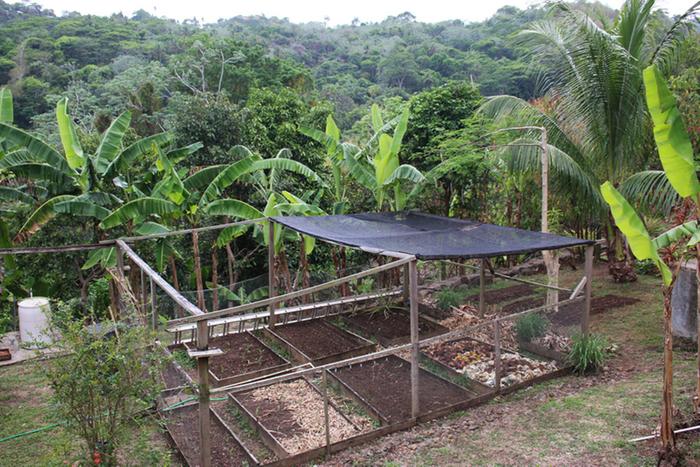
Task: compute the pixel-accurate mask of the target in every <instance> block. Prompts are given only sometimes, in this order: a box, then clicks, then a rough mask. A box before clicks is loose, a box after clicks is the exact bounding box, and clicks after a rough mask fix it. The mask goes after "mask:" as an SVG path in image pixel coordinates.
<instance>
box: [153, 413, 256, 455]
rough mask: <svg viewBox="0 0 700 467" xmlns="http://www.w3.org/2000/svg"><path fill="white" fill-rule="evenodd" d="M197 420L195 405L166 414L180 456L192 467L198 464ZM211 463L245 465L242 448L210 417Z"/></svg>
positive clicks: (168, 426)
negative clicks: (179, 450)
mask: <svg viewBox="0 0 700 467" xmlns="http://www.w3.org/2000/svg"><path fill="white" fill-rule="evenodd" d="M198 423H199V417H198V406H197V405H196V404H194V405H190V406H187V407H184V408H182V409H175V410H171V411H169V412H167V418H166V426H167V428H168V430H169V431H170V433H171V435H172V437H173V439H174V440H175V442H176V443H177V445H178V446H179V447H180V449H181V454H182V456H183V457H184V458H185V459H186V460H187V463H188V464H189V465H191V466H198V465H200V464H199V429H198ZM210 426H211V429H210V433H211V463H212V465H216V466H222V467H225V466H232V467H233V466H241V465H246V464H247V463H248V458H247V457H246V456H245V454H244V452H243V449H242V448H241V447H240V445H239V444H238V442H237V441H236V440H235V439H234V438H233V437H232V436H231V434H230V433H229V432H228V431H226V428H224V426H223V425H222V424H221V423H220V422H219V421H218V420H217V419H216V418H215V417H214V415H212V416H211V425H210Z"/></svg>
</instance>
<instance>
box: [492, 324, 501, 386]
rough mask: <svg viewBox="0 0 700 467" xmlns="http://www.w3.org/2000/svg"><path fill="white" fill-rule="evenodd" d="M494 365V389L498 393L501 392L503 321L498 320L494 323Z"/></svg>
mask: <svg viewBox="0 0 700 467" xmlns="http://www.w3.org/2000/svg"><path fill="white" fill-rule="evenodd" d="M493 363H494V374H495V376H494V388H495V389H496V391H500V390H501V376H502V374H501V373H502V371H503V369H502V365H501V321H500V320H498V319H496V320H494V321H493Z"/></svg>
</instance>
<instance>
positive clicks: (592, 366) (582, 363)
mask: <svg viewBox="0 0 700 467" xmlns="http://www.w3.org/2000/svg"><path fill="white" fill-rule="evenodd" d="M607 346H608V344H607V342H606V341H605V339H604V338H603V337H602V336H599V335H596V334H588V335H584V334H576V335H574V336H573V338H572V343H571V351H570V352H569V356H568V361H569V363H570V364H571V365H572V366H573V367H574V372H576V373H578V374H580V375H584V374H590V373H595V372H597V371H598V370H600V369H601V368H603V365H604V364H605V358H606V354H605V349H606V347H607Z"/></svg>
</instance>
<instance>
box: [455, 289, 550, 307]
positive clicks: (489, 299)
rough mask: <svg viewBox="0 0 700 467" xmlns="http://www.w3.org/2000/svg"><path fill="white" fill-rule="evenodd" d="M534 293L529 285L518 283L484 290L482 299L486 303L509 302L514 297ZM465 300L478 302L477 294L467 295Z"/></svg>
mask: <svg viewBox="0 0 700 467" xmlns="http://www.w3.org/2000/svg"><path fill="white" fill-rule="evenodd" d="M535 293H536V291H535V289H534V288H533V287H532V286H531V285H528V284H518V285H513V286H511V287H504V288H502V289H493V290H487V291H486V292H484V299H485V300H486V303H487V304H488V305H495V304H497V303H503V302H509V301H511V300H515V299H516V298H522V297H527V296H529V295H533V294H535ZM465 300H466V301H467V302H475V303H478V302H479V294H474V295H469V296H468V297H467V298H466V299H465Z"/></svg>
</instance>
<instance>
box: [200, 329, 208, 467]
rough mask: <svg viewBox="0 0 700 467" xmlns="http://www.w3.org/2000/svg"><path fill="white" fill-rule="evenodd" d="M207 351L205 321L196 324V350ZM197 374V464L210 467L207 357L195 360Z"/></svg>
mask: <svg viewBox="0 0 700 467" xmlns="http://www.w3.org/2000/svg"><path fill="white" fill-rule="evenodd" d="M208 349H209V327H208V326H207V322H206V321H200V322H199V323H197V350H198V351H200V352H202V351H207V350H208ZM197 370H198V373H199V463H200V466H201V467H211V432H210V431H211V423H210V420H209V419H210V414H209V357H207V356H205V357H203V358H198V359H197Z"/></svg>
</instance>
